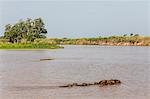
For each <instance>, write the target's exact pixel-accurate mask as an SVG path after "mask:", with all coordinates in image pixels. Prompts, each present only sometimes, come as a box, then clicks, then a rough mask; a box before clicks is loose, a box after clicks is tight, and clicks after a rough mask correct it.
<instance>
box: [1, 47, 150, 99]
mask: <svg viewBox="0 0 150 99" xmlns="http://www.w3.org/2000/svg"><path fill="white" fill-rule="evenodd" d="M149 50H150V47H121V46H120V47H111V46H65V48H64V49H58V50H36V51H33V50H30V51H29V50H28V51H27V50H20V51H19V50H16V51H15V50H0V99H135V98H136V99H148V98H149V97H150V95H149V92H150V88H149V87H150V86H149V83H150V80H149V65H150V62H149V58H150V52H149ZM42 58H53V59H54V60H47V61H39V60H40V59H42ZM102 79H119V80H121V81H122V82H123V83H122V84H121V85H118V86H109V87H98V86H90V87H81V88H80V87H74V88H58V87H57V86H59V85H64V84H68V83H73V82H77V83H82V82H94V81H99V80H102Z"/></svg>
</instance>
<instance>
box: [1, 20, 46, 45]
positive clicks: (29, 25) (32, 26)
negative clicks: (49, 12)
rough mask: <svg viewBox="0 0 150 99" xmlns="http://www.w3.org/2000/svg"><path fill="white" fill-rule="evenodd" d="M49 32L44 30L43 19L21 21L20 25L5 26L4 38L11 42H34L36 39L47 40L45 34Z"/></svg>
mask: <svg viewBox="0 0 150 99" xmlns="http://www.w3.org/2000/svg"><path fill="white" fill-rule="evenodd" d="M46 33H47V30H46V29H45V28H44V22H43V20H42V19H41V18H37V19H34V20H32V19H30V18H28V19H27V20H25V21H23V20H20V21H19V22H18V23H16V24H14V25H11V24H7V25H6V26H5V32H4V37H3V38H5V39H8V40H9V42H11V43H15V42H21V40H22V39H23V40H27V41H30V42H33V41H34V40H35V39H36V38H46V36H45V34H46Z"/></svg>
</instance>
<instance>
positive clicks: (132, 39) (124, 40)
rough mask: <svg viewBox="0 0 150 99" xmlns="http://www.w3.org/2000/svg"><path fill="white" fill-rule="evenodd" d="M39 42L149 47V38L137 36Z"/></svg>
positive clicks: (51, 39) (56, 39) (53, 39)
mask: <svg viewBox="0 0 150 99" xmlns="http://www.w3.org/2000/svg"><path fill="white" fill-rule="evenodd" d="M41 41H44V42H48V43H49V44H62V45H66V44H67V45H70V44H71V45H110V46H150V36H139V34H131V35H130V36H127V35H123V36H109V37H96V38H77V39H70V38H60V39H58V38H50V39H43V40H42V39H41Z"/></svg>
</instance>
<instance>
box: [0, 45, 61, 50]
mask: <svg viewBox="0 0 150 99" xmlns="http://www.w3.org/2000/svg"><path fill="white" fill-rule="evenodd" d="M58 48H63V47H62V46H58V45H55V44H46V43H0V49H40V50H41V49H58Z"/></svg>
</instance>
